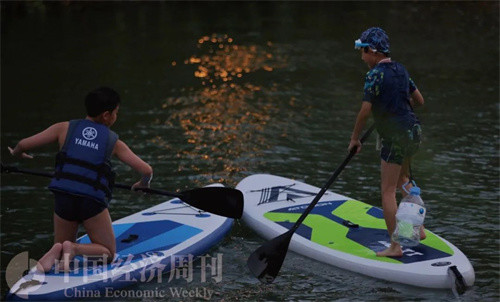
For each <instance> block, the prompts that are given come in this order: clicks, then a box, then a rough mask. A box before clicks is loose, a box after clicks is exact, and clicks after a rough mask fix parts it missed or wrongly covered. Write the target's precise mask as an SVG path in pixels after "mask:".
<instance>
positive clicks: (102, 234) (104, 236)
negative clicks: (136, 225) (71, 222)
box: [62, 209, 116, 271]
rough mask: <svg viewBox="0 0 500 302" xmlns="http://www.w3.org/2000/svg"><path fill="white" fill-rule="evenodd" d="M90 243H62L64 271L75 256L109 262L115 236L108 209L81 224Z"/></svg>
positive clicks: (112, 253)
mask: <svg viewBox="0 0 500 302" xmlns="http://www.w3.org/2000/svg"><path fill="white" fill-rule="evenodd" d="M83 226H84V227H85V229H86V230H87V234H88V236H89V238H90V241H91V242H92V243H89V244H81V243H75V242H73V241H65V242H64V243H63V246H62V248H63V258H64V270H65V271H68V270H69V264H70V262H71V260H72V259H73V258H74V257H75V256H76V255H86V256H102V257H103V261H104V262H111V261H112V260H113V257H114V255H115V251H116V242H115V235H114V232H113V227H112V225H111V217H110V216H109V211H108V209H105V210H104V211H102V212H101V213H99V214H97V215H96V216H94V217H91V218H89V219H87V220H85V221H84V222H83Z"/></svg>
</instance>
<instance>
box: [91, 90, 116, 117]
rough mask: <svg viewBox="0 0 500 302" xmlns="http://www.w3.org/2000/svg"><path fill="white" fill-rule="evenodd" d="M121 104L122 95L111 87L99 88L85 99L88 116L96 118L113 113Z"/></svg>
mask: <svg viewBox="0 0 500 302" xmlns="http://www.w3.org/2000/svg"><path fill="white" fill-rule="evenodd" d="M118 104H120V95H119V94H118V93H117V92H116V91H114V90H113V89H111V88H109V87H99V88H97V89H95V90H94V91H91V92H89V94H87V96H86V97H85V108H87V115H88V116H90V117H96V116H98V115H99V114H101V113H103V112H106V111H113V110H114V109H115V108H116V107H118Z"/></svg>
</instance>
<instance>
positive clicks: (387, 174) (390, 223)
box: [377, 160, 403, 257]
mask: <svg viewBox="0 0 500 302" xmlns="http://www.w3.org/2000/svg"><path fill="white" fill-rule="evenodd" d="M380 168H381V169H380V170H381V171H380V172H381V189H382V209H383V212H384V219H385V224H386V225H387V231H388V232H389V237H392V233H394V229H395V228H396V212H397V210H398V205H397V202H396V186H397V184H398V181H399V176H400V172H401V166H400V165H397V164H392V163H387V162H385V161H383V160H382V161H381V165H380ZM377 256H380V257H386V256H393V257H401V256H403V251H402V250H401V246H400V245H399V243H397V242H394V241H392V238H391V246H390V247H389V248H387V249H385V250H383V251H381V252H377Z"/></svg>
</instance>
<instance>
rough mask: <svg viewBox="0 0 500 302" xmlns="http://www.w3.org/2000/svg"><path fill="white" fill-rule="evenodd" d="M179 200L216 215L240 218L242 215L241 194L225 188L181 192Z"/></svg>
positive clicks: (206, 188) (205, 188) (238, 191)
mask: <svg viewBox="0 0 500 302" xmlns="http://www.w3.org/2000/svg"><path fill="white" fill-rule="evenodd" d="M179 195H180V196H179V198H180V199H181V200H182V201H184V202H186V203H188V204H190V205H192V206H193V207H196V208H198V209H200V210H203V211H207V212H210V213H213V214H216V215H220V216H225V217H230V218H241V215H243V193H241V191H240V190H236V189H233V188H225V187H204V188H197V189H193V190H188V191H183V192H181V193H180V194H179Z"/></svg>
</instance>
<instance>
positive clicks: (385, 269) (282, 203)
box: [236, 174, 475, 289]
mask: <svg viewBox="0 0 500 302" xmlns="http://www.w3.org/2000/svg"><path fill="white" fill-rule="evenodd" d="M236 188H237V189H239V190H240V191H241V192H243V196H244V201H245V206H244V211H243V217H242V219H243V221H244V222H245V223H246V224H247V225H248V226H249V227H250V228H252V229H253V230H255V231H256V232H257V233H258V234H259V235H261V236H262V237H264V238H265V239H267V240H270V239H273V238H275V237H276V236H279V235H281V234H283V233H285V232H286V231H288V230H289V229H290V228H291V227H292V226H293V225H294V223H295V222H296V221H297V219H298V218H299V217H300V216H301V214H302V213H303V212H304V210H305V209H306V208H307V206H308V205H309V203H311V201H312V200H313V199H314V197H315V196H316V194H317V193H318V192H319V191H320V189H319V188H317V187H314V186H311V185H308V184H305V183H302V182H299V181H296V180H292V179H288V178H284V177H279V176H273V175H267V174H257V175H252V176H249V177H247V178H245V179H243V180H242V181H241V182H240V183H239V184H238V185H237V186H236ZM426 235H427V238H426V239H425V240H423V241H421V243H420V244H419V245H418V246H416V247H411V248H408V247H404V246H403V257H377V256H376V252H378V251H381V250H384V249H386V248H387V247H388V246H389V244H390V238H389V235H388V234H387V228H386V225H385V221H384V218H383V213H382V210H381V209H380V208H377V207H374V206H371V205H369V204H366V203H363V202H361V201H357V200H354V199H352V198H349V197H346V196H343V195H340V194H336V193H333V192H331V191H326V193H325V194H324V195H323V197H322V198H321V199H320V200H319V202H318V203H317V204H316V206H315V207H314V209H313V210H312V211H311V213H309V215H308V216H307V218H306V219H305V220H304V222H303V223H302V224H301V225H300V227H299V228H298V229H297V231H296V232H295V234H294V235H293V236H292V240H291V242H290V246H289V249H290V250H292V251H294V252H296V253H298V254H301V255H304V256H307V257H310V258H312V259H316V260H318V261H321V262H324V263H328V264H331V265H335V266H337V267H340V268H342V269H346V270H350V271H353V272H357V273H361V274H364V275H368V276H371V277H375V278H379V279H383V280H388V281H392V282H399V283H405V284H410V285H414V286H420V287H428V288H452V289H453V288H454V287H455V281H456V280H457V278H458V279H460V275H461V276H462V278H463V281H464V282H465V286H472V285H473V284H474V279H475V275H474V268H473V267H472V265H471V264H470V262H469V260H468V259H467V257H466V256H465V255H464V254H463V253H462V252H461V251H460V250H459V249H458V248H457V247H455V246H454V245H453V244H451V243H450V242H448V241H446V240H445V239H443V238H441V237H439V236H438V235H436V234H434V233H432V232H430V231H429V230H426Z"/></svg>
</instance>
